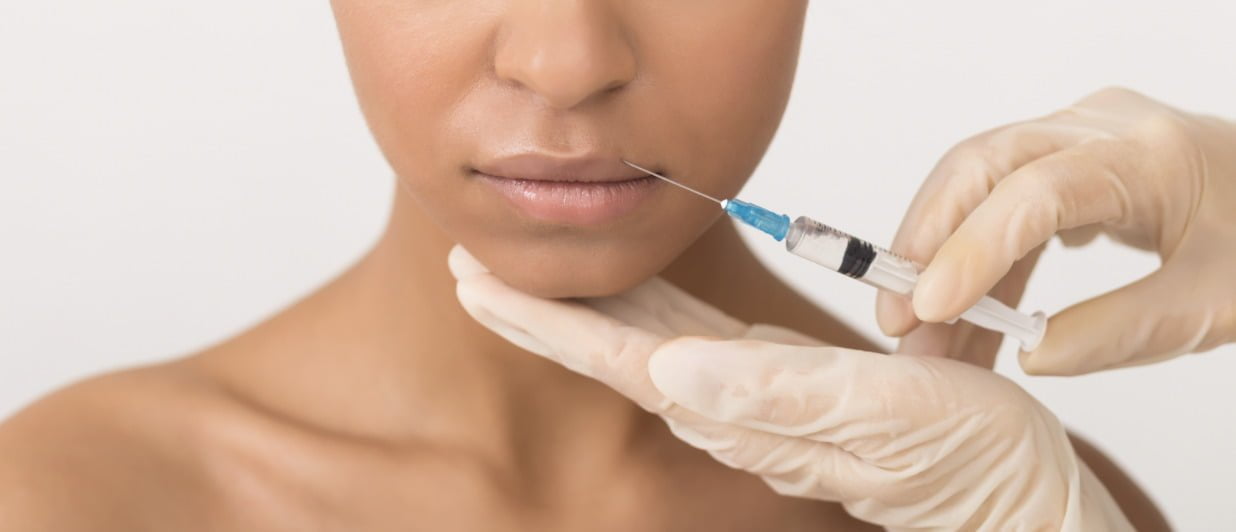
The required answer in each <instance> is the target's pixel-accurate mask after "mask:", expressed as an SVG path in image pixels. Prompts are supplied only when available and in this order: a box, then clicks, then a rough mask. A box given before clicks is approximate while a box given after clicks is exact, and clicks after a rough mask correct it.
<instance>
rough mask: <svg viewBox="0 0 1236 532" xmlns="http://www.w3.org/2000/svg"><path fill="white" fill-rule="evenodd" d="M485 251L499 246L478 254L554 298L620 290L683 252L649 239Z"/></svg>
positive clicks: (517, 283)
mask: <svg viewBox="0 0 1236 532" xmlns="http://www.w3.org/2000/svg"><path fill="white" fill-rule="evenodd" d="M469 250H470V251H471V248H469ZM486 251H498V250H483V251H482V250H478V251H474V252H473V254H474V255H476V257H477V259H478V260H480V261H481V263H483V264H485V265H486V266H487V267H488V268H489V269H490V271H491V272H492V273H493V274H494V275H495V276H497V277H498V278H499V279H502V281H503V282H505V283H506V284H508V285H510V286H511V287H513V288H515V289H517V290H520V291H522V292H524V293H527V294H530V295H534V296H537V297H543V298H551V299H563V298H578V297H604V296H612V295H617V294H621V293H623V292H626V291H628V290H630V289H632V288H635V287H636V286H639V285H640V284H641V283H643V282H644V281H647V280H648V279H650V278H652V277H654V276H656V275H657V274H658V273H660V271H661V270H662V269H664V268H665V266H666V265H668V264H669V263H670V262H671V261H672V260H673V259H674V258H675V257H677V255H678V253H679V251H675V250H674V248H670V249H669V250H668V251H663V252H660V253H658V252H656V250H655V248H654V247H653V246H650V245H648V244H647V243H645V244H641V245H632V246H613V245H611V246H580V247H575V246H558V245H547V246H539V247H533V248H531V249H524V250H520V251H518V252H514V250H508V252H498V253H486Z"/></svg>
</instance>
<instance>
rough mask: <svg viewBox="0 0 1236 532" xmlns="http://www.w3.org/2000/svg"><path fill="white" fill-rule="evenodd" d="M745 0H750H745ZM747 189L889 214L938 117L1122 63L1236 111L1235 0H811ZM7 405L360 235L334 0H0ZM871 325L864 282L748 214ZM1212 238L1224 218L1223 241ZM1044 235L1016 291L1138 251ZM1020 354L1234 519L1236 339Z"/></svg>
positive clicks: (385, 202) (1105, 72) (1, 283)
mask: <svg viewBox="0 0 1236 532" xmlns="http://www.w3.org/2000/svg"><path fill="white" fill-rule="evenodd" d="M748 1H755V0H748ZM810 15H811V17H810V21H809V24H808V29H807V35H806V39H805V43H804V49H803V57H802V65H801V68H800V75H799V81H798V85H797V87H796V89H795V94H794V98H793V101H792V103H791V105H790V109H789V112H788V114H787V117H786V120H785V123H784V127H783V128H782V130H781V133H780V135H779V137H778V138H777V140H776V142H775V143H774V145H773V147H772V149H771V151H770V153H769V156H768V158H767V159H766V161H765V164H764V165H763V166H762V167H761V169H760V170H759V172H758V174H757V176H756V177H755V178H754V179H753V181H752V184H751V185H750V186H749V187H748V189H747V191H746V194H745V195H746V197H747V198H748V199H750V200H754V201H758V202H760V203H765V204H768V205H773V206H777V207H780V208H782V209H783V210H785V211H789V212H790V213H791V214H799V213H801V214H811V215H814V216H815V217H817V218H819V219H821V220H824V221H826V222H829V223H831V224H833V225H836V226H839V227H840V228H842V229H845V230H849V231H851V232H854V233H856V234H859V235H863V236H866V237H867V238H869V239H872V240H874V241H877V242H887V241H889V240H890V239H891V237H892V235H893V232H894V230H895V228H896V224H897V222H898V221H899V220H900V216H901V213H902V211H903V209H904V208H905V206H906V205H907V204H908V203H909V201H910V198H911V197H912V194H913V193H914V191H915V190H916V189H917V187H918V184H919V182H920V181H921V180H922V178H923V177H924V176H925V175H926V173H927V171H928V170H929V169H930V168H931V166H932V165H933V164H934V162H935V161H936V159H937V158H938V157H939V156H940V155H941V154H943V152H944V151H945V150H946V149H948V148H949V147H950V146H951V145H952V144H953V143H955V142H956V141H959V140H961V139H962V138H964V137H967V136H969V135H971V134H973V133H976V132H978V131H980V130H984V129H987V128H990V127H993V126H996V125H1000V124H1003V123H1006V122H1009V121H1013V120H1017V119H1022V118H1028V117H1032V116H1036V115H1040V114H1043V113H1047V112H1049V111H1052V110H1054V109H1057V108H1060V107H1063V106H1065V105H1067V104H1069V103H1070V102H1072V101H1073V100H1075V99H1077V98H1080V97H1081V96H1084V95H1085V94H1087V93H1089V92H1091V91H1093V90H1096V89H1099V88H1101V87H1103V86H1106V85H1111V84H1119V85H1125V86H1128V87H1132V88H1135V89H1138V90H1141V91H1143V92H1145V93H1147V94H1149V95H1151V96H1153V97H1156V98H1159V99H1162V100H1164V101H1167V102H1170V103H1173V104H1175V105H1178V106H1180V107H1184V108H1187V109H1192V110H1201V111H1207V112H1210V113H1214V114H1220V115H1224V116H1227V117H1229V118H1233V119H1236V69H1234V67H1236V3H1233V2H1220V1H1217V0H1212V1H1206V0H1191V1H1176V2H1156V1H1149V0H1138V1H1131V0H1121V1H1117V0H1087V1H1086V2H1076V1H1073V0H1045V1H1037V2H1007V1H1006V2H990V1H978V0H973V1H936V2H905V1H900V2H894V1H890V0H878V1H872V0H865V1H861V2H859V1H838V2H823V1H817V2H816V3H814V4H813V5H812V7H811V14H810ZM0 180H2V181H0V417H4V416H6V415H8V414H10V413H12V412H13V411H14V410H15V409H17V408H20V407H21V406H22V405H24V404H26V403H28V402H29V401H31V400H32V399H34V398H36V397H38V396H40V395H42V394H45V393H47V392H48V391H50V390H52V389H54V388H57V387H60V386H63V385H64V384H66V383H67V382H70V381H72V380H74V379H77V378H80V377H82V376H84V375H88V374H92V373H96V372H100V371H104V370H107V369H111V368H116V367H120V366H127V365H134V364H141V363H146V362H152V361H156V360H161V359H165V358H167V357H171V356H177V355H180V354H185V353H188V352H192V351H194V350H197V349H199V348H201V347H203V346H204V345H207V344H209V343H212V342H215V341H218V340H221V339H223V338H225V337H227V336H229V335H231V334H233V333H235V332H237V331H239V330H241V329H243V328H245V327H247V326H249V325H251V324H253V323H254V322H255V321H257V320H259V319H261V318H263V317H265V316H267V315H269V314H271V313H273V312H275V311H277V310H278V309H280V308H281V307H282V306H284V305H285V304H287V303H289V302H290V301H292V300H293V299H295V298H297V297H299V296H301V295H303V294H306V293H308V292H309V291H311V290H312V289H314V288H315V287H316V286H318V285H319V284H321V283H322V282H324V281H326V280H327V279H329V278H331V277H332V276H333V275H335V274H337V273H338V272H340V271H341V270H342V269H343V268H345V267H346V266H347V265H349V264H350V263H351V262H352V261H353V260H355V259H356V258H357V257H358V256H359V255H360V254H361V253H362V252H363V251H364V250H365V249H366V248H367V247H368V246H369V245H371V244H372V243H373V241H374V240H375V238H376V237H377V235H378V234H379V232H380V231H381V229H382V226H383V223H384V221H385V217H386V214H387V209H388V206H389V202H390V196H391V194H392V191H393V188H392V185H391V183H392V181H391V178H390V174H389V171H388V170H387V168H386V166H385V164H384V162H383V161H382V160H381V157H380V155H379V154H378V152H377V150H376V148H375V147H374V146H373V144H372V142H371V140H370V139H369V137H368V133H367V131H366V130H365V127H364V124H363V123H362V121H361V117H360V115H359V113H358V111H357V109H356V105H355V103H354V101H353V97H352V94H351V91H350V87H349V84H348V81H347V74H346V72H345V68H344V65H343V62H342V57H341V54H340V52H339V50H338V45H337V42H336V36H335V33H334V29H333V27H332V22H331V19H330V13H329V9H328V7H327V5H326V3H325V2H305V1H303V0H268V1H264V2H249V1H240V0H220V1H215V2H162V1H154V0H115V1H111V2H98V1H95V0H52V1H46V2H14V1H9V2H3V3H2V4H0ZM755 244H756V246H757V248H758V249H759V250H760V251H761V252H762V253H763V254H764V256H765V257H766V258H767V259H768V261H769V262H770V263H771V264H772V265H773V266H774V268H775V269H776V270H777V271H778V272H780V273H782V274H785V275H788V276H791V277H795V278H797V279H798V285H799V286H800V287H801V288H802V289H804V290H806V291H807V292H809V293H810V294H811V295H812V296H813V297H814V298H815V299H816V300H818V301H820V302H822V303H823V304H825V305H826V306H827V307H829V308H831V309H833V310H835V311H837V312H840V313H842V314H844V315H845V316H847V317H848V321H849V322H851V323H853V324H854V325H855V326H856V327H859V328H860V329H862V330H863V331H866V332H867V333H869V334H871V335H873V336H874V335H876V334H878V333H877V329H876V327H875V325H874V319H873V318H872V314H873V293H872V292H871V291H870V289H869V288H868V287H866V286H864V285H861V284H858V283H853V282H851V281H849V280H847V279H845V278H843V277H841V276H838V275H835V274H830V273H828V272H822V271H820V270H818V269H815V268H813V267H811V266H808V265H807V264H806V263H805V262H802V261H799V260H798V259H796V258H793V257H790V256H787V255H784V254H783V253H782V252H781V251H779V246H776V245H773V244H771V243H768V242H764V241H762V240H761V241H758V242H756V243H755ZM1215 245H1236V244H1233V243H1230V242H1216V243H1215ZM1155 264H1156V260H1155V259H1154V258H1153V257H1152V256H1149V255H1144V254H1137V253H1133V252H1129V251H1126V250H1123V249H1120V248H1117V247H1116V246H1114V245H1110V244H1107V243H1105V242H1102V243H1099V244H1098V245H1096V246H1094V247H1091V248H1088V249H1085V250H1081V251H1077V250H1069V251H1067V252H1066V251H1064V250H1062V249H1059V248H1056V247H1053V248H1052V249H1050V250H1049V251H1048V253H1047V255H1046V256H1045V258H1044V261H1043V265H1042V266H1041V267H1040V270H1039V271H1038V273H1037V274H1036V277H1035V278H1034V280H1033V281H1032V283H1031V287H1030V294H1029V295H1028V297H1027V299H1026V301H1025V303H1024V305H1023V308H1026V309H1033V308H1041V309H1045V310H1047V311H1049V312H1051V311H1056V310H1059V309H1061V308H1063V307H1064V306H1066V305H1067V304H1068V303H1070V302H1072V301H1075V300H1077V299H1078V298H1081V297H1084V296H1088V295H1092V294H1096V293H1098V292H1100V291H1103V290H1106V289H1109V288H1113V287H1115V286H1117V285H1119V284H1121V283H1123V282H1126V281H1129V280H1133V279H1135V278H1137V277H1138V276H1140V275H1142V274H1144V273H1146V272H1148V271H1150V270H1151V269H1152V268H1153V267H1154V266H1155ZM1010 348H1011V346H1006V351H1005V353H1004V356H1003V358H1002V361H1001V363H1000V365H999V369H1000V371H1002V372H1003V373H1005V374H1007V375H1010V376H1012V377H1013V378H1014V379H1016V380H1017V381H1018V382H1020V383H1022V384H1023V385H1024V386H1026V387H1027V388H1028V389H1030V390H1031V391H1032V392H1033V393H1034V394H1035V395H1036V396H1038V397H1039V398H1040V399H1041V400H1042V401H1043V402H1044V403H1046V404H1047V405H1048V406H1050V407H1051V408H1052V409H1053V410H1054V411H1055V412H1056V413H1057V414H1058V415H1059V416H1060V417H1061V418H1063V419H1064V420H1065V422H1066V423H1067V424H1068V425H1069V426H1071V427H1073V428H1075V429H1076V430H1077V431H1079V432H1081V433H1082V434H1085V435H1086V436H1088V437H1090V438H1091V439H1093V440H1094V441H1096V442H1098V443H1099V444H1100V445H1102V446H1103V447H1104V448H1105V449H1107V450H1108V451H1109V452H1110V453H1111V454H1112V455H1113V456H1114V457H1116V458H1117V459H1118V460H1119V461H1120V462H1121V463H1122V464H1123V465H1124V466H1125V467H1126V468H1127V469H1128V470H1129V471H1131V472H1132V474H1133V475H1134V476H1135V477H1136V478H1137V480H1138V481H1139V482H1140V483H1141V484H1142V485H1143V486H1145V487H1146V488H1147V489H1148V490H1149V491H1150V492H1151V493H1152V494H1153V495H1154V497H1155V498H1156V499H1157V500H1158V501H1159V503H1160V504H1161V505H1162V507H1163V508H1164V509H1165V511H1166V512H1167V513H1168V515H1169V516H1170V518H1171V519H1172V520H1173V522H1174V523H1175V524H1176V525H1177V526H1179V527H1180V528H1181V529H1185V530H1203V529H1205V530H1215V529H1236V510H1234V509H1233V504H1232V502H1231V501H1230V498H1231V496H1232V495H1233V494H1236V485H1234V484H1236V481H1234V480H1233V479H1234V478H1236V460H1233V451H1232V450H1233V449H1236V423H1233V421H1236V419H1234V417H1236V416H1234V415H1233V414H1232V408H1233V403H1236V392H1234V391H1232V388H1231V385H1230V381H1231V379H1232V378H1233V376H1236V357H1233V355H1234V354H1236V348H1233V347H1225V348H1222V349H1219V350H1216V351H1214V352H1211V353H1209V354H1205V355H1194V356H1188V357H1183V358H1181V359H1177V360H1175V361H1172V362H1169V363H1165V364H1160V365H1157V366H1154V367H1149V368H1138V369H1132V370H1123V371H1116V372H1110V373H1105V374H1100V375H1095V376H1089V377H1083V378H1073V379H1051V378H1027V377H1025V376H1023V375H1022V374H1021V372H1020V370H1019V369H1018V368H1017V366H1016V362H1015V357H1013V356H1008V355H1011V354H1012V353H1011V352H1010V351H1008V349H1010Z"/></svg>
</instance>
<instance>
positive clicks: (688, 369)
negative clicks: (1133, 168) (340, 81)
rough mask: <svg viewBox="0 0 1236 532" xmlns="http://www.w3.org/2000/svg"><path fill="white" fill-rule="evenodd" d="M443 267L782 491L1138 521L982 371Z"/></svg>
mask: <svg viewBox="0 0 1236 532" xmlns="http://www.w3.org/2000/svg"><path fill="white" fill-rule="evenodd" d="M450 264H451V270H452V272H454V273H455V276H456V278H457V279H458V280H459V282H458V285H457V287H456V289H457V293H458V296H459V300H460V302H461V303H462V304H463V306H464V308H465V309H466V310H467V311H468V313H469V314H471V315H472V316H473V317H474V318H476V319H477V320H478V321H479V322H480V323H481V324H483V325H485V326H486V327H488V328H489V329H491V330H493V331H494V332H496V333H498V334H500V335H502V336H503V337H505V338H506V339H508V340H510V341H511V342H513V343H515V344H517V345H519V346H520V347H523V348H524V349H527V350H529V351H532V352H534V353H537V354H539V355H542V356H544V357H546V358H549V359H550V360H553V361H555V362H557V363H559V364H562V365H564V366H566V367H567V368H569V369H571V370H574V371H576V372H578V373H581V374H583V375H585V376H587V377H590V378H593V379H597V380H599V381H601V382H603V383H605V384H607V385H608V386H610V387H611V388H613V389H614V390H616V391H618V392H619V393H621V394H623V395H625V396H627V397H629V398H630V399H632V400H633V401H635V402H636V403H637V404H639V405H640V406H641V407H643V408H644V409H646V410H648V411H650V412H653V413H655V414H658V415H660V416H661V417H662V418H664V419H665V421H666V422H667V423H668V425H669V427H670V429H671V430H672V431H673V433H674V434H675V435H676V436H677V437H678V438H680V439H682V440H683V441H685V442H687V443H688V444H690V445H692V446H695V447H697V448H700V449H703V450H705V451H707V452H709V453H710V454H711V455H712V456H713V457H714V458H716V459H717V460H718V461H720V462H721V463H723V464H726V465H728V466H730V467H734V468H738V469H742V470H745V471H748V472H750V473H753V474H755V475H759V476H760V477H762V478H763V479H764V480H765V481H766V482H767V483H768V484H769V485H770V486H771V487H772V488H773V489H774V490H776V491H777V492H778V493H781V494H785V495H793V496H799V497H807V498H813V499H819V500H826V501H838V502H841V503H842V504H843V505H844V506H845V508H846V510H847V511H848V512H850V513H851V514H852V515H854V516H855V517H857V518H859V519H863V520H865V521H869V522H872V523H876V524H880V525H883V526H885V527H889V528H892V529H916V530H917V529H940V530H961V529H987V530H992V529H999V530H1009V529H1012V530H1040V529H1052V530H1060V529H1063V530H1087V531H1090V530H1112V529H1121V530H1131V526H1130V525H1129V523H1128V522H1127V520H1126V519H1125V518H1124V515H1123V514H1122V513H1121V512H1120V510H1119V508H1118V507H1117V506H1116V504H1115V502H1114V501H1113V500H1112V498H1111V496H1110V495H1109V494H1108V492H1107V490H1106V489H1105V488H1104V487H1103V485H1102V484H1101V483H1100V482H1099V481H1098V480H1097V479H1096V478H1095V476H1094V475H1093V473H1091V472H1090V470H1089V469H1088V468H1087V467H1086V465H1085V464H1084V463H1082V462H1081V461H1080V460H1079V459H1078V458H1077V456H1076V455H1075V454H1074V452H1073V449H1072V446H1071V444H1070V442H1069V439H1068V437H1067V435H1066V434H1065V431H1064V428H1063V427H1061V425H1060V422H1059V421H1058V420H1057V419H1056V418H1055V416H1053V415H1052V414H1051V412H1049V411H1047V409H1045V408H1044V407H1043V406H1042V405H1040V404H1039V403H1038V402H1037V401H1035V400H1034V398H1032V397H1030V396H1029V395H1028V394H1026V393H1025V392H1024V391H1022V390H1021V389H1020V388H1019V387H1018V386H1017V385H1016V384H1014V383H1012V382H1011V381H1008V380H1006V379H1004V378H1002V377H1000V376H998V375H996V374H994V373H991V372H989V371H987V370H984V369H982V368H978V367H975V366H972V365H969V364H965V363H962V362H958V361H955V360H949V359H946V358H924V357H913V356H904V355H881V354H877V353H868V352H862V351H855V350H851V349H842V348H837V347H826V346H822V345H820V344H819V342H815V341H814V340H811V339H809V338H805V337H803V336H802V335H798V334H796V333H793V332H791V331H787V330H784V329H779V328H775V327H770V326H758V325H757V326H747V325H746V324H744V323H742V322H740V321H738V320H736V319H734V318H732V317H730V316H728V315H726V314H724V313H722V312H721V311H719V310H717V309H715V308H713V307H711V306H709V305H707V304H705V303H703V302H701V301H699V300H696V299H694V298H692V297H691V296H689V295H687V294H686V293H684V292H682V291H681V290H679V289H677V288H676V287H674V286H672V285H670V284H669V283H667V282H665V281H664V280H662V279H659V278H654V279H652V280H650V281H649V282H647V283H645V284H643V285H641V286H640V287H638V288H636V289H635V290H632V291H630V292H628V293H625V294H622V295H619V296H615V297H608V298H599V299H591V300H586V301H572V302H567V301H555V300H545V299H539V298H535V297H531V296H528V295H526V294H523V293H521V292H518V291H516V290H514V289H512V288H510V287H508V286H507V285H505V284H503V283H502V281H500V280H498V279H497V278H496V277H494V276H493V275H491V274H489V273H488V272H487V271H486V270H485V268H484V267H483V266H481V265H480V264H479V263H477V262H476V260H475V259H473V258H472V257H471V256H470V255H468V254H467V252H466V251H463V249H462V248H456V249H455V250H454V251H453V252H452V253H451V259H450ZM684 335H692V336H708V337H713V338H714V339H704V338H699V337H694V338H681V337H682V336H684ZM760 337H762V338H774V339H776V340H778V341H780V342H782V343H770V342H766V341H761V340H757V339H755V338H760ZM792 344H798V345H792Z"/></svg>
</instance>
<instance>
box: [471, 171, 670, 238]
mask: <svg viewBox="0 0 1236 532" xmlns="http://www.w3.org/2000/svg"><path fill="white" fill-rule="evenodd" d="M475 175H476V176H478V177H480V178H481V180H482V181H484V182H485V183H487V184H488V185H489V186H492V187H494V188H495V189H496V190H497V191H498V193H499V194H502V195H503V196H505V197H506V199H507V200H508V201H510V202H511V203H512V204H514V205H515V206H516V207H518V208H519V209H520V210H522V211H523V212H524V213H525V214H527V215H529V216H531V217H532V218H535V219H537V220H541V221H545V222H554V223H562V224H570V225H599V224H603V223H606V222H611V221H614V220H617V219H619V218H622V217H623V216H625V215H627V214H630V213H631V212H632V211H634V210H635V209H636V208H637V207H639V206H640V204H641V203H643V202H644V200H646V199H648V197H649V196H651V194H652V191H653V189H654V188H655V187H656V185H657V183H658V182H657V180H656V179H654V178H653V177H651V176H649V177H644V178H639V179H631V180H627V181H613V182H582V181H534V180H530V179H508V178H503V177H495V176H491V175H487V174H482V173H476V174H475Z"/></svg>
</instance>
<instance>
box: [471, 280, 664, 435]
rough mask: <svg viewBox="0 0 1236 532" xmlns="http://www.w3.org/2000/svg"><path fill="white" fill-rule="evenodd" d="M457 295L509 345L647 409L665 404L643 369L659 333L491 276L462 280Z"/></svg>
mask: <svg viewBox="0 0 1236 532" xmlns="http://www.w3.org/2000/svg"><path fill="white" fill-rule="evenodd" d="M456 294H457V296H458V298H459V301H460V303H461V304H463V307H464V309H465V310H467V312H468V314H470V315H471V316H472V317H473V318H475V319H476V320H477V321H478V322H480V323H481V324H482V325H484V326H485V327H486V328H488V329H490V330H492V331H494V332H495V333H497V334H498V335H500V336H502V337H503V338H506V339H507V340H508V341H510V342H511V343H513V344H515V345H517V346H519V347H522V348H524V349H526V350H528V351H531V352H533V353H536V354H539V355H541V356H544V357H546V358H548V359H550V360H553V361H554V362H557V363H559V364H561V365H563V366H565V367H566V368H567V369H570V370H571V371H574V372H576V373H580V374H582V375H584V376H587V377H590V378H593V379H596V380H598V381H601V382H602V383H604V384H606V385H608V386H609V387H611V388H613V389H614V390H616V391H617V392H618V393H621V394H622V395H624V396H626V397H628V398H630V399H631V400H633V401H635V402H636V403H637V404H639V405H640V406H641V407H643V408H644V409H646V410H649V411H651V412H655V413H661V412H664V411H666V410H667V409H668V408H670V406H671V405H670V404H669V402H668V401H667V400H666V399H665V398H664V396H662V395H661V393H660V392H659V391H657V389H656V388H655V387H654V386H653V385H652V382H651V381H650V380H649V377H648V371H647V357H648V356H649V355H650V354H651V353H652V352H653V351H654V350H655V349H656V347H657V345H659V344H660V343H661V342H663V338H662V337H660V336H657V335H655V334H653V333H650V332H648V331H645V330H643V329H640V328H637V327H632V326H630V325H627V324H625V323H622V322H620V321H618V320H616V319H614V318H611V317H609V316H606V315H604V314H601V313H600V312H597V311H596V310H593V309H591V308H588V307H587V306H585V305H582V304H579V303H575V302H566V301H556V300H548V299H541V298H537V297H532V296H529V295H527V294H524V293H522V292H519V291H517V290H515V289H513V288H511V287H509V286H507V285H506V284H505V283H503V282H502V281H501V280H499V279H498V278H497V277H494V276H493V275H491V274H476V275H472V276H470V277H466V278H464V279H463V280H461V281H459V283H458V284H457V285H456Z"/></svg>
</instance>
